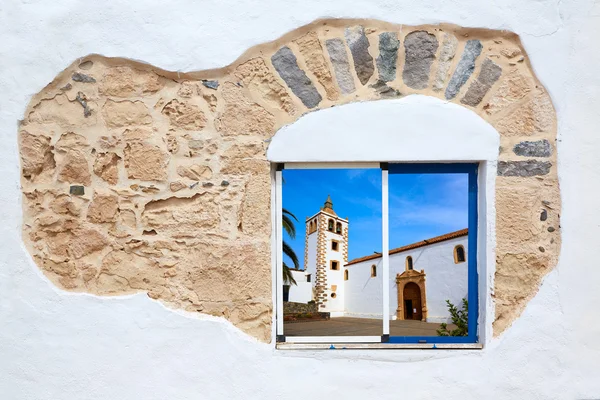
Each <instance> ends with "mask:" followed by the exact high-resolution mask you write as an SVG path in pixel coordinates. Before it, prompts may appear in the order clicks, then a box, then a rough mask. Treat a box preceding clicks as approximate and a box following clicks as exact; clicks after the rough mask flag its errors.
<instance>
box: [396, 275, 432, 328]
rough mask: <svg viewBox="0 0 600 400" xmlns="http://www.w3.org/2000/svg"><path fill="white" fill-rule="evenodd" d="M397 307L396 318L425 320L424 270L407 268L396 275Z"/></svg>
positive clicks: (425, 292)
mask: <svg viewBox="0 0 600 400" xmlns="http://www.w3.org/2000/svg"><path fill="white" fill-rule="evenodd" d="M396 287H397V288H398V308H397V309H396V318H397V319H400V320H403V319H414V320H419V321H427V291H426V290H425V271H423V270H421V271H416V270H414V269H409V270H406V271H404V272H402V273H401V274H397V275H396Z"/></svg>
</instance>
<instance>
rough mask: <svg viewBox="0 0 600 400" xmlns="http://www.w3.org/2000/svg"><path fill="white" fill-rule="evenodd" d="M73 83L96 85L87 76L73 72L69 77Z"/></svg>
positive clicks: (92, 79) (93, 80)
mask: <svg viewBox="0 0 600 400" xmlns="http://www.w3.org/2000/svg"><path fill="white" fill-rule="evenodd" d="M71 79H73V80H74V81H75V82H83V83H96V80H95V79H94V78H92V77H91V76H89V75H86V74H82V73H81V72H75V73H74V74H73V76H72V77H71Z"/></svg>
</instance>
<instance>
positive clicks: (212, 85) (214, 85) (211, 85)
mask: <svg viewBox="0 0 600 400" xmlns="http://www.w3.org/2000/svg"><path fill="white" fill-rule="evenodd" d="M202 84H203V85H204V86H206V87H207V88H209V89H213V90H217V88H218V87H219V81H205V80H203V81H202Z"/></svg>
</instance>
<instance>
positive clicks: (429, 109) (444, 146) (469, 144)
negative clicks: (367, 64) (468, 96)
mask: <svg viewBox="0 0 600 400" xmlns="http://www.w3.org/2000/svg"><path fill="white" fill-rule="evenodd" d="M499 145H500V139H499V135H498V132H496V130H495V129H494V128H493V127H492V126H491V125H490V124H488V123H487V122H486V121H484V120H483V119H482V118H481V117H479V116H478V115H477V114H476V113H475V112H473V111H471V110H469V109H467V108H465V107H462V106H459V105H457V104H454V103H448V102H445V101H442V100H440V99H437V98H434V97H429V96H423V95H412V96H407V97H404V98H400V99H393V100H379V101H368V102H358V103H351V104H346V105H342V106H337V107H332V108H329V109H326V110H320V111H317V112H312V113H309V114H306V115H304V116H303V117H301V118H300V119H299V120H298V121H296V122H294V123H293V124H291V125H287V126H285V127H283V128H281V129H280V130H279V131H278V132H277V133H276V134H275V136H274V137H273V139H272V140H271V144H270V145H269V149H268V151H267V158H268V159H269V161H273V162H319V161H328V162H368V161H377V162H380V161H415V162H418V161H484V160H488V161H492V160H496V159H497V158H498V148H499Z"/></svg>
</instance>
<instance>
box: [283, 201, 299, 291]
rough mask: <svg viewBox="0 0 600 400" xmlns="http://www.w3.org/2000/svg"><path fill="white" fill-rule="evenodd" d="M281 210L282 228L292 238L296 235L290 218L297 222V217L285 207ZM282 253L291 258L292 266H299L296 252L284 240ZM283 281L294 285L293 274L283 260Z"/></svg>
mask: <svg viewBox="0 0 600 400" xmlns="http://www.w3.org/2000/svg"><path fill="white" fill-rule="evenodd" d="M282 212H283V217H282V224H283V229H284V230H285V231H286V232H287V234H288V236H289V237H290V238H292V239H294V238H295V237H296V227H295V226H294V221H292V218H293V219H295V220H296V222H298V218H296V216H295V215H294V214H292V213H291V212H290V211H288V210H286V209H285V208H284V209H283V210H282ZM283 254H285V255H286V256H288V258H289V259H290V260H292V263H294V268H296V269H299V268H300V262H299V261H298V256H297V255H296V253H295V252H294V249H292V246H290V245H289V244H287V243H286V241H285V240H284V241H283ZM283 282H284V283H287V284H288V285H289V284H292V285H296V280H295V279H294V276H293V275H292V271H291V269H290V267H288V265H287V264H286V263H285V261H284V262H283Z"/></svg>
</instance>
